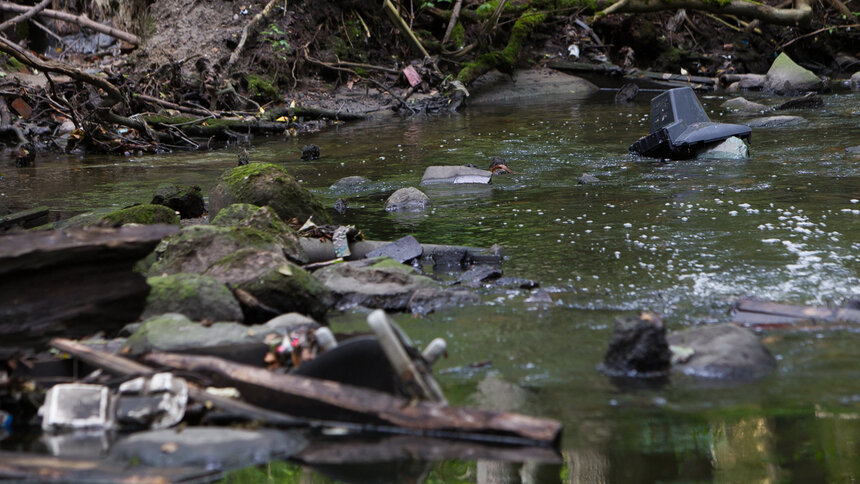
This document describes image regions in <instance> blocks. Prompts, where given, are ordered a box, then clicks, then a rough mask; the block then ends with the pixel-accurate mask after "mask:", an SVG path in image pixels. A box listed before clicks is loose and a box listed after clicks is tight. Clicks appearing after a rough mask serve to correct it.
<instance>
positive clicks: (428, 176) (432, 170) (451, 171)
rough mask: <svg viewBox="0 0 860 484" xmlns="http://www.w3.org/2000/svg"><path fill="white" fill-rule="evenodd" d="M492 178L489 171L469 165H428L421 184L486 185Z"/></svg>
mask: <svg viewBox="0 0 860 484" xmlns="http://www.w3.org/2000/svg"><path fill="white" fill-rule="evenodd" d="M492 178H493V174H492V173H491V172H489V171H487V170H481V169H479V168H472V167H469V166H428V167H427V169H426V170H424V176H423V177H421V184H422V185H435V184H440V183H451V184H455V185H459V184H464V183H477V184H483V185H486V184H487V183H490V180H491V179H492Z"/></svg>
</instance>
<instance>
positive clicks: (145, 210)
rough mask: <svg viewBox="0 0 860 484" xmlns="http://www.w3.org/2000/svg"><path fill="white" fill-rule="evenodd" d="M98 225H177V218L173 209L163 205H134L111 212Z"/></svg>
mask: <svg viewBox="0 0 860 484" xmlns="http://www.w3.org/2000/svg"><path fill="white" fill-rule="evenodd" d="M99 224H100V225H105V224H106V225H112V226H120V225H125V224H141V225H151V224H172V225H179V217H177V216H176V212H174V211H173V209H171V208H168V207H165V206H164V205H151V204H147V205H135V206H132V207H128V208H123V209H120V210H116V211H114V212H111V213H109V214H107V215H105V216H104V217H102V219H101V220H99Z"/></svg>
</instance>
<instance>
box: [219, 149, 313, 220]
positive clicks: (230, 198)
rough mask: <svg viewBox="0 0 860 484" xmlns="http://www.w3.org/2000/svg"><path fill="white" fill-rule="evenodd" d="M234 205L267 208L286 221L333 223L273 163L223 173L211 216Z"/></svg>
mask: <svg viewBox="0 0 860 484" xmlns="http://www.w3.org/2000/svg"><path fill="white" fill-rule="evenodd" d="M234 203H249V204H251V205H257V206H258V207H262V206H265V205H268V206H270V207H272V209H273V210H274V211H275V213H277V214H278V216H279V217H281V218H282V219H283V220H290V219H291V218H294V217H295V218H297V219H298V220H299V221H304V220H306V219H307V218H308V217H311V216H313V217H314V219H315V220H316V221H317V222H322V223H327V222H329V221H330V218H329V216H328V213H327V212H326V211H325V208H324V207H323V206H322V204H321V203H320V202H319V201H317V200H316V198H314V196H313V194H312V193H311V192H309V191H307V190H306V189H305V188H304V187H302V186H301V185H300V184H299V182H298V181H296V179H295V178H293V177H292V175H290V174H289V173H287V171H286V170H285V169H283V168H281V167H279V166H277V165H273V164H271V163H250V164H247V165H244V166H239V167H236V168H233V169H230V170H228V171H226V172H224V173H223V174H222V175H221V177H220V178H219V179H218V183H217V184H216V185H215V188H213V189H212V192H211V193H210V194H209V215H210V216H211V217H213V218H214V217H215V216H217V215H218V212H220V211H221V210H222V209H224V208H226V207H228V206H230V205H232V204H234Z"/></svg>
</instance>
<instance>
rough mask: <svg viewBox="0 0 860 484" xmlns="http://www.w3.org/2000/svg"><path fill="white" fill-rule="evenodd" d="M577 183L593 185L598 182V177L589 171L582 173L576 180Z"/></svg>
mask: <svg viewBox="0 0 860 484" xmlns="http://www.w3.org/2000/svg"><path fill="white" fill-rule="evenodd" d="M576 183H577V184H578V185H594V184H596V183H600V178H597V177H596V176H594V175H592V174H591V173H583V174H582V176H581V177H579V180H577V182H576Z"/></svg>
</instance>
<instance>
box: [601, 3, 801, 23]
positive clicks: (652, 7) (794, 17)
mask: <svg viewBox="0 0 860 484" xmlns="http://www.w3.org/2000/svg"><path fill="white" fill-rule="evenodd" d="M614 3H624V5H623V6H621V7H619V8H618V9H617V10H616V11H615V13H641V12H659V11H662V10H677V9H681V8H685V9H688V10H702V11H705V12H711V13H717V14H731V15H737V16H739V17H748V18H753V19H758V20H761V21H762V22H765V23H770V24H775V25H789V26H795V25H808V24H809V23H810V22H811V21H812V5H811V4H810V1H809V0H798V1H797V6H796V7H795V8H791V9H781V8H774V7H771V6H769V5H765V4H762V3H758V2H752V1H749V0H730V2H729V3H727V4H725V5H720V4H718V3H717V2H707V1H703V0H673V1H672V2H665V1H663V0H619V2H607V1H600V2H598V4H597V5H598V7H597V8H600V7H602V6H604V5H606V7H604V8H606V9H608V8H610V7H611V5H612V4H614Z"/></svg>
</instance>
